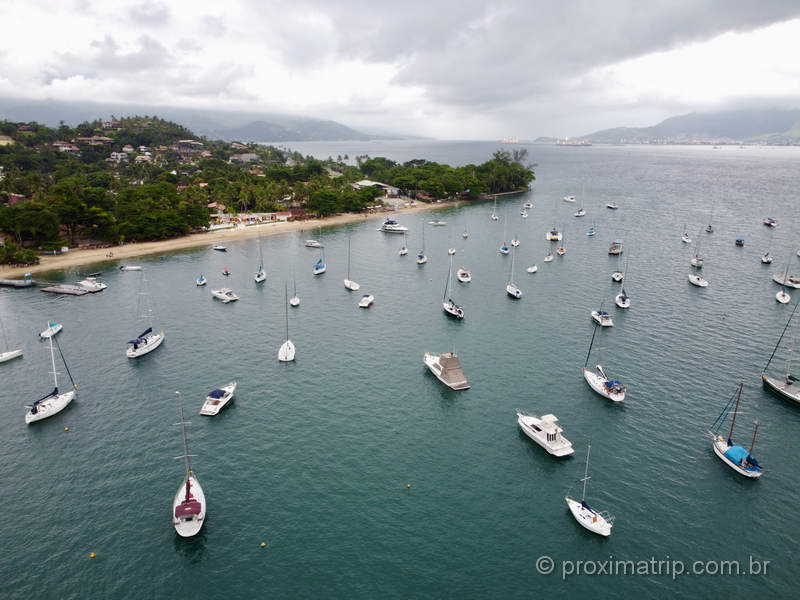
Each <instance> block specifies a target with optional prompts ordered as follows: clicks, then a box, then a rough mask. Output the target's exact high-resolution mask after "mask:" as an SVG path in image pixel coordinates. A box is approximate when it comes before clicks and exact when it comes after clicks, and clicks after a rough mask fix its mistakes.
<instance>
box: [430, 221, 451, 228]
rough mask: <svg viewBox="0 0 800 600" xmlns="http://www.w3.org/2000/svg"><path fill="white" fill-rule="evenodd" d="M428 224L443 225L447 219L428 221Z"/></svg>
mask: <svg viewBox="0 0 800 600" xmlns="http://www.w3.org/2000/svg"><path fill="white" fill-rule="evenodd" d="M428 225H433V226H434V227H444V226H445V225H447V221H428Z"/></svg>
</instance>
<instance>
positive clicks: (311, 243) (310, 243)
mask: <svg viewBox="0 0 800 600" xmlns="http://www.w3.org/2000/svg"><path fill="white" fill-rule="evenodd" d="M319 237H320V239H322V227H320V228H319ZM305 246H306V248H322V242H320V241H319V240H306V241H305Z"/></svg>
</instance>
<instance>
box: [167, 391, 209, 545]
mask: <svg viewBox="0 0 800 600" xmlns="http://www.w3.org/2000/svg"><path fill="white" fill-rule="evenodd" d="M175 396H176V398H177V400H178V416H179V418H180V426H181V437H182V438H183V456H178V457H176V458H178V459H181V458H182V459H183V460H184V465H185V469H186V472H185V475H184V478H183V481H182V482H181V485H180V487H179V488H178V491H177V493H176V494H175V498H173V500H172V526H173V527H175V531H176V532H177V533H178V535H179V536H181V537H192V536H194V535H197V534H198V533H200V530H201V529H202V528H203V523H205V519H206V496H205V494H204V493H203V488H202V487H200V482H199V481H198V480H197V476H196V475H195V473H194V471H193V470H192V456H193V455H191V454H189V441H188V439H187V437H186V425H187V423H186V420H185V419H184V418H183V404H182V402H181V395H180V392H175Z"/></svg>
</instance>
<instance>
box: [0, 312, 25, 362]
mask: <svg viewBox="0 0 800 600" xmlns="http://www.w3.org/2000/svg"><path fill="white" fill-rule="evenodd" d="M0 333H2V334H3V348H4V350H3V351H2V352H0V363H4V362H8V361H9V360H12V359H14V358H17V357H19V356H22V350H20V349H16V350H12V349H11V346H10V345H9V343H8V337H7V336H6V326H5V325H4V324H3V316H2V315H0Z"/></svg>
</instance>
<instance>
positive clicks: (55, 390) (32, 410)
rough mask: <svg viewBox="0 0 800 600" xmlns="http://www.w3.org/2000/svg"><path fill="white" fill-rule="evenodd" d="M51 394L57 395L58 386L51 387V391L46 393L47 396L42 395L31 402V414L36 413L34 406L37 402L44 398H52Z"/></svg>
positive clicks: (42, 400)
mask: <svg viewBox="0 0 800 600" xmlns="http://www.w3.org/2000/svg"><path fill="white" fill-rule="evenodd" d="M53 396H58V388H53V391H52V392H50V393H49V394H47V396H43V397H41V398H39V399H38V400H34V402H33V404H32V405H31V412H32V413H33V414H36V412H37V409H36V407H37V405H38V404H39V402H44V401H45V400H47V399H48V398H52V397H53Z"/></svg>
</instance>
